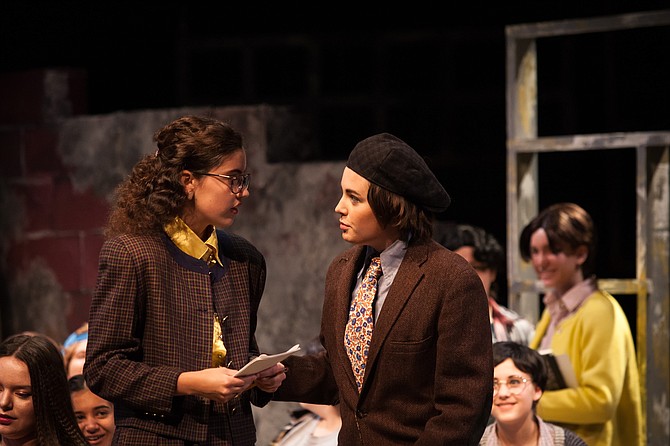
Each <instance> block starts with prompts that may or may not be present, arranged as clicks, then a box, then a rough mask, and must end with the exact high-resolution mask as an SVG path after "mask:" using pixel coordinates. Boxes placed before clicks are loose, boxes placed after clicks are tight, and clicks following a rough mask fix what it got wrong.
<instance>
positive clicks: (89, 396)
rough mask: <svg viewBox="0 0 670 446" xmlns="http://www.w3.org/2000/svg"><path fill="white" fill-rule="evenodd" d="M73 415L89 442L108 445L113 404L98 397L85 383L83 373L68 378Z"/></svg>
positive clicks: (103, 445)
mask: <svg viewBox="0 0 670 446" xmlns="http://www.w3.org/2000/svg"><path fill="white" fill-rule="evenodd" d="M68 384H69V385H70V398H71V399H72V408H73V409H74V416H75V418H76V419H77V423H78V424H79V429H81V432H82V433H83V434H84V437H85V438H86V441H88V442H89V444H93V445H97V446H110V445H111V444H112V438H113V436H114V429H115V425H114V405H113V404H112V403H110V402H109V401H107V400H104V399H102V398H100V397H99V396H98V395H96V394H95V393H93V392H91V389H89V388H88V386H87V385H86V380H85V379H84V375H74V376H72V377H71V378H70V379H69V380H68Z"/></svg>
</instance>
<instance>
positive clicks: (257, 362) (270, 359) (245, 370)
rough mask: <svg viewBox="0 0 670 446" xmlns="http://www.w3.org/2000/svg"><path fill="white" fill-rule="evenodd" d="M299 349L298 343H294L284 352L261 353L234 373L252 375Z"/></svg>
mask: <svg viewBox="0 0 670 446" xmlns="http://www.w3.org/2000/svg"><path fill="white" fill-rule="evenodd" d="M299 351H300V344H296V345H294V346H293V347H291V348H289V349H288V350H286V351H285V352H282V353H277V354H275V355H266V354H262V355H260V356H258V357H256V358H254V359H252V360H251V361H249V362H248V363H247V365H245V366H244V367H242V368H241V369H240V370H238V371H237V373H235V376H245V375H253V374H254V373H258V372H262V371H263V370H265V369H268V368H270V367H272V366H274V365H275V364H277V363H278V362H282V361H283V360H284V359H286V358H288V357H289V356H291V355H292V354H294V353H297V352H299Z"/></svg>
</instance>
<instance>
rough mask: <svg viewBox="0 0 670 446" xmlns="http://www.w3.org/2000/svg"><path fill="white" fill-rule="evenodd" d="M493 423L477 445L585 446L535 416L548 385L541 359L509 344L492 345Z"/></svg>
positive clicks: (512, 343) (533, 353) (518, 345)
mask: <svg viewBox="0 0 670 446" xmlns="http://www.w3.org/2000/svg"><path fill="white" fill-rule="evenodd" d="M493 363H494V364H495V368H494V369H493V407H492V409H491V415H492V416H493V418H494V420H495V421H494V423H493V424H490V425H489V426H488V427H487V428H486V430H485V431H484V435H483V436H482V439H481V440H480V442H479V445H480V446H498V445H503V444H504V445H519V446H521V445H538V446H540V445H542V446H550V445H555V446H586V443H584V441H583V440H582V439H581V438H579V437H578V436H577V434H575V433H574V432H572V431H570V430H568V429H564V428H562V427H559V426H556V425H554V424H551V423H547V422H545V421H543V420H542V419H541V418H540V417H538V416H537V415H536V413H535V407H536V406H537V403H538V401H539V400H540V398H542V393H543V392H544V388H545V385H546V384H547V370H546V368H545V365H544V360H543V359H542V357H541V356H540V354H539V353H538V352H536V351H535V350H533V349H531V348H529V347H527V346H525V345H522V344H519V343H516V342H512V341H504V342H496V343H495V344H493Z"/></svg>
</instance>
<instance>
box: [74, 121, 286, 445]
mask: <svg viewBox="0 0 670 446" xmlns="http://www.w3.org/2000/svg"><path fill="white" fill-rule="evenodd" d="M154 140H155V141H156V144H157V150H156V152H155V153H154V154H151V155H147V156H146V157H144V158H143V159H141V160H140V161H139V162H138V163H137V164H136V165H135V167H134V168H133V170H132V172H131V174H130V176H129V177H128V178H127V179H126V181H124V182H123V183H122V184H121V185H120V186H119V187H118V188H117V191H116V201H115V204H114V206H113V208H112V212H111V215H110V218H109V222H108V226H107V228H106V236H107V238H106V240H105V243H104V245H103V247H102V250H101V253H100V259H99V270H98V280H97V284H96V289H95V293H94V296H93V302H92V305H91V309H90V318H89V338H88V347H87V354H86V362H85V365H84V375H85V377H86V382H87V384H88V385H89V387H90V389H91V390H92V391H93V392H94V393H96V394H97V395H99V396H100V397H102V398H104V399H106V400H108V401H110V402H112V403H113V404H114V408H115V423H116V430H115V433H114V444H123V445H126V444H127V445H131V444H147V445H148V444H170V445H186V444H188V445H193V444H200V445H232V444H235V445H254V444H255V442H256V430H255V426H254V420H253V415H252V411H251V406H250V404H254V405H257V406H264V405H265V404H267V403H268V402H269V400H270V398H271V396H272V392H274V391H275V390H276V389H277V388H278V387H279V385H280V384H281V382H282V381H283V379H284V378H285V377H286V375H285V374H284V373H283V370H284V368H283V366H282V365H281V364H277V365H275V366H273V367H270V368H269V369H266V370H264V371H262V372H259V373H258V374H253V375H248V376H243V377H236V376H234V375H235V373H236V371H237V370H238V369H240V368H242V366H244V365H245V364H246V363H247V362H248V361H249V360H250V359H251V358H252V357H254V356H258V355H259V354H260V351H259V348H258V345H257V343H256V338H255V334H254V333H255V329H256V320H257V314H256V313H257V310H258V307H259V305H260V300H261V295H262V293H263V289H264V286H265V277H266V268H265V259H264V257H263V256H262V255H261V253H260V252H259V251H258V250H257V249H256V248H255V247H254V246H253V245H252V244H251V243H249V242H248V241H247V240H245V239H243V238H242V237H239V236H237V235H234V234H231V233H229V232H226V231H224V228H227V227H229V226H231V225H232V224H233V222H234V221H235V217H236V216H237V214H238V213H239V211H240V206H242V204H244V201H245V200H246V198H247V197H248V196H249V178H250V176H249V173H247V158H246V153H245V150H244V147H243V140H242V136H241V135H240V134H239V133H238V132H237V131H236V130H234V129H233V128H232V127H230V126H229V125H227V124H225V123H223V122H221V121H218V120H215V119H212V118H207V117H197V116H185V117H182V118H179V119H177V120H175V121H173V122H171V123H170V124H168V125H166V126H165V127H164V128H162V129H160V130H159V131H157V132H156V133H155V135H154Z"/></svg>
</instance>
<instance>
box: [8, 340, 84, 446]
mask: <svg viewBox="0 0 670 446" xmlns="http://www.w3.org/2000/svg"><path fill="white" fill-rule="evenodd" d="M2 357H14V358H16V359H18V360H19V361H21V362H23V363H25V364H26V366H27V367H28V372H29V373H30V387H31V389H32V400H33V409H34V411H35V437H36V439H37V444H39V445H40V446H61V445H68V446H77V445H80V446H86V445H87V444H88V443H87V442H86V439H85V438H84V436H83V435H82V433H81V430H80V429H79V426H78V425H77V420H76V418H75V416H74V410H73V409H72V402H71V400H70V391H69V387H68V382H67V377H66V375H65V367H63V358H62V357H61V354H60V352H59V351H58V349H57V348H56V346H54V344H53V343H52V342H51V341H50V340H49V339H48V338H47V337H45V336H42V335H26V334H17V335H14V336H10V337H8V338H7V339H5V340H4V341H3V342H2V344H0V358H2ZM0 374H2V371H1V370H0Z"/></svg>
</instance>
